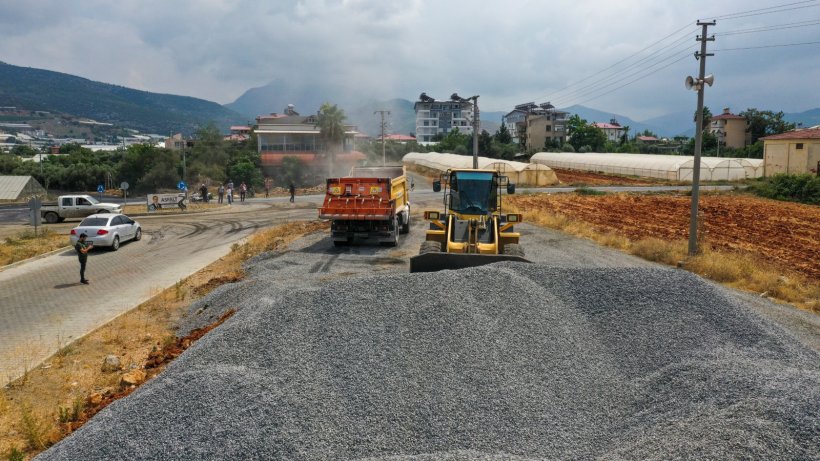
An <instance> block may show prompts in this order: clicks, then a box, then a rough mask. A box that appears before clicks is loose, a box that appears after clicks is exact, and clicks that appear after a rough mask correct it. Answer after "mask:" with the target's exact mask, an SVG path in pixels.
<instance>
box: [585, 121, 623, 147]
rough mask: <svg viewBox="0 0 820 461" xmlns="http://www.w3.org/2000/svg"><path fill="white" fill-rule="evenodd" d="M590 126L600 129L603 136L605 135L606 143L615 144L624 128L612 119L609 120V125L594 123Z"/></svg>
mask: <svg viewBox="0 0 820 461" xmlns="http://www.w3.org/2000/svg"><path fill="white" fill-rule="evenodd" d="M592 126H595V127H598V128H600V129H601V130H602V131H603V132H604V134H606V139H607V140H608V141H613V142H617V141H619V140H620V139H621V136H623V135H624V127H622V126H621V124H620V123H618V121H617V120H615V119H614V118H613V119H611V120H610V121H609V123H598V122H595V123H593V124H592Z"/></svg>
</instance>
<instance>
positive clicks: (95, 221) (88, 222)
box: [80, 218, 108, 227]
mask: <svg viewBox="0 0 820 461" xmlns="http://www.w3.org/2000/svg"><path fill="white" fill-rule="evenodd" d="M106 224H108V218H85V219H83V222H81V223H80V226H85V227H103V226H105V225H106Z"/></svg>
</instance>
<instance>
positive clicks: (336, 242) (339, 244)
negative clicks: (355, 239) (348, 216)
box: [333, 239, 350, 247]
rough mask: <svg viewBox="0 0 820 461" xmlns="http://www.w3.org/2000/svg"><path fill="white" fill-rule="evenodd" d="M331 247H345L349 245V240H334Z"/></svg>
mask: <svg viewBox="0 0 820 461" xmlns="http://www.w3.org/2000/svg"><path fill="white" fill-rule="evenodd" d="M333 245H334V246H337V247H346V246H348V245H350V239H347V240H334V241H333Z"/></svg>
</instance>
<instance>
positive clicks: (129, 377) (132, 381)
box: [120, 369, 145, 387]
mask: <svg viewBox="0 0 820 461" xmlns="http://www.w3.org/2000/svg"><path fill="white" fill-rule="evenodd" d="M143 381H145V370H140V369H137V370H131V371H129V372H128V373H126V374H124V375H122V378H121V379H120V385H121V386H122V387H128V386H137V385H139V384H142V382H143Z"/></svg>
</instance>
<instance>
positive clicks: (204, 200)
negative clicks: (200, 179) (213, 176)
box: [199, 183, 208, 203]
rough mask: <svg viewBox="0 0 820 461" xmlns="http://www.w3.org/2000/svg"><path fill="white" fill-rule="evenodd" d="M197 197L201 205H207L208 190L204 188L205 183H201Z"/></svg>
mask: <svg viewBox="0 0 820 461" xmlns="http://www.w3.org/2000/svg"><path fill="white" fill-rule="evenodd" d="M199 196H200V198H201V199H202V203H208V188H207V187H206V186H205V183H202V186H201V187H200V188H199Z"/></svg>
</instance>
